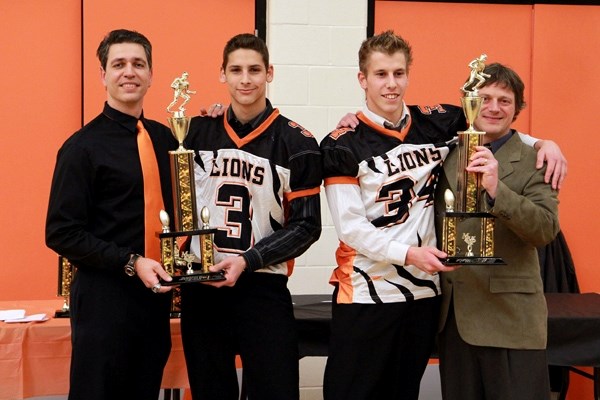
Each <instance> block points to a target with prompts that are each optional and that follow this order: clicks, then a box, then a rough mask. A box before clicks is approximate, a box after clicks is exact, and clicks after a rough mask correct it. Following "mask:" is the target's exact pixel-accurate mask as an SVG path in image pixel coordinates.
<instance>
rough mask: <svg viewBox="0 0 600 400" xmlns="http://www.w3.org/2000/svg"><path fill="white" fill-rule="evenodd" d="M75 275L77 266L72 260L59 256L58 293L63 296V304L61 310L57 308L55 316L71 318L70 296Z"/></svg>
mask: <svg viewBox="0 0 600 400" xmlns="http://www.w3.org/2000/svg"><path fill="white" fill-rule="evenodd" d="M74 275H75V267H74V266H73V264H71V262H70V261H69V260H68V259H67V258H66V257H63V256H60V255H59V256H58V293H57V295H58V296H59V297H62V298H63V306H62V308H61V309H60V310H56V312H55V313H54V318H69V317H70V313H69V310H70V305H69V296H70V295H71V283H72V282H73V277H74Z"/></svg>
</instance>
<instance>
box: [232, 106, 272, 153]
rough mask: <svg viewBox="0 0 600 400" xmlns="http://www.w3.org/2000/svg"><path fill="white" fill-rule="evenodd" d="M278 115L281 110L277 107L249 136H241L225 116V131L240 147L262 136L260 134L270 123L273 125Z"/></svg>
mask: <svg viewBox="0 0 600 400" xmlns="http://www.w3.org/2000/svg"><path fill="white" fill-rule="evenodd" d="M225 115H227V111H225ZM278 116H279V110H278V109H277V108H275V109H274V110H273V112H272V113H271V115H269V117H268V118H267V119H266V120H264V121H263V123H262V124H260V125H259V126H258V127H257V128H256V129H255V130H253V131H252V132H250V133H249V134H248V135H247V136H245V137H243V138H240V137H239V136H238V134H237V133H235V130H233V128H232V127H231V125H229V121H227V118H223V123H224V125H225V131H227V135H229V137H230V138H231V140H233V142H234V143H235V145H236V146H237V147H238V149H239V148H241V147H242V146H244V145H246V144H248V143H250V142H251V141H253V140H254V139H256V138H257V137H258V136H260V134H261V133H263V132H264V131H265V129H267V128H268V127H269V125H271V123H272V122H273V121H274V120H275V118H277V117H278Z"/></svg>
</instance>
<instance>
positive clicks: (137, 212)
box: [46, 30, 177, 400]
mask: <svg viewBox="0 0 600 400" xmlns="http://www.w3.org/2000/svg"><path fill="white" fill-rule="evenodd" d="M97 55H98V58H99V60H100V63H101V75H102V81H103V84H104V86H105V88H106V93H107V101H106V103H105V105H104V110H103V111H102V113H101V114H100V115H98V116H97V117H96V118H95V119H93V120H92V121H91V122H89V123H88V124H87V125H85V126H84V127H83V128H81V129H80V130H79V131H78V132H76V133H75V134H73V135H72V136H71V137H70V138H69V139H67V140H66V142H65V143H64V144H63V146H62V147H61V149H60V150H59V152H58V156H57V162H56V168H55V171H54V177H53V180H52V187H51V192H50V202H49V207H48V215H47V221H46V244H47V245H48V247H50V248H51V249H53V250H54V251H56V252H57V253H59V254H61V255H63V256H65V257H67V258H68V259H69V260H70V261H71V262H72V263H73V264H74V265H75V266H76V267H77V273H76V276H75V279H74V280H73V283H72V290H71V333H72V345H73V351H72V358H71V376H70V389H69V399H70V400H76V399H83V400H93V399H102V400H108V399H111V400H112V399H152V400H155V399H157V398H158V394H159V391H160V383H161V379H162V372H163V368H164V366H165V364H166V362H167V358H168V356H169V351H170V347H171V342H170V332H169V309H170V296H169V295H167V294H165V293H166V292H167V291H168V290H169V289H168V288H161V289H160V290H157V289H156V288H155V291H156V292H158V293H153V291H152V290H150V289H151V288H152V287H153V286H155V285H156V284H157V283H158V280H159V278H163V279H170V278H169V276H168V274H167V273H166V272H165V271H164V270H163V268H162V267H161V264H160V263H159V262H158V261H157V260H154V259H151V258H146V257H144V256H141V255H140V254H145V252H146V251H147V250H146V249H145V244H144V230H145V228H144V183H143V176H142V167H141V164H140V158H139V155H138V145H137V139H136V137H137V128H136V125H137V124H138V121H141V122H142V124H143V126H144V127H145V129H146V130H147V131H148V132H149V135H150V139H151V141H152V144H153V147H154V152H155V155H156V160H157V163H158V168H159V171H160V184H161V188H162V197H163V201H164V204H165V206H166V208H167V210H170V209H171V208H172V201H171V194H170V180H169V179H170V178H169V159H168V150H170V149H174V148H176V146H177V143H176V142H175V139H174V138H173V137H172V136H171V134H170V132H169V130H168V128H166V127H165V126H164V125H162V124H160V123H158V122H156V121H151V120H148V119H146V118H144V115H143V111H142V105H143V100H144V96H145V94H146V91H147V90H148V88H149V87H150V84H151V82H152V46H151V44H150V42H149V41H148V39H147V38H146V37H144V36H143V35H141V34H140V33H137V32H132V31H127V30H116V31H112V32H110V33H109V34H108V35H107V36H106V37H105V38H104V40H103V41H102V42H101V43H100V46H99V47H98V51H97ZM157 218H158V216H157ZM157 240H158V239H157ZM126 272H127V273H126Z"/></svg>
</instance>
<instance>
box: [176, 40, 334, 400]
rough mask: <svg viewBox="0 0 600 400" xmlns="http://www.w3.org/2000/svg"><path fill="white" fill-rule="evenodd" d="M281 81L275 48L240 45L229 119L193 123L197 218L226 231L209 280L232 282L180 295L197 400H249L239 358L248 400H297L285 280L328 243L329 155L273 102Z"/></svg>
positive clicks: (230, 72)
mask: <svg viewBox="0 0 600 400" xmlns="http://www.w3.org/2000/svg"><path fill="white" fill-rule="evenodd" d="M272 79H273V66H272V65H270V64H269V53H268V50H267V47H266V45H265V43H264V42H263V41H262V40H261V39H260V38H258V37H256V36H254V35H251V34H240V35H237V36H234V37H233V38H232V39H230V40H229V41H228V42H227V44H226V46H225V49H224V51H223V64H222V67H221V82H222V83H224V84H226V85H227V88H228V90H229V94H230V98H231V104H230V106H229V107H228V109H227V110H225V113H224V115H222V116H220V117H217V118H202V117H196V118H194V119H193V120H192V123H191V127H190V133H189V135H188V138H187V139H186V147H187V148H190V149H192V150H194V151H195V153H196V156H195V162H196V165H195V181H196V196H197V203H198V209H201V208H202V207H204V206H206V207H208V209H209V211H210V225H211V227H212V228H216V229H217V232H216V233H215V234H214V248H215V260H216V264H215V265H214V266H213V267H211V270H212V271H224V273H225V277H226V280H225V281H222V282H217V283H211V284H189V285H183V286H182V289H181V290H182V314H181V330H182V337H183V344H184V352H185V356H186V363H187V366H188V376H189V380H190V386H191V389H192V396H193V398H194V399H215V400H229V399H231V400H233V399H238V398H239V394H238V387H237V386H238V385H237V375H236V366H235V356H236V354H239V355H240V356H241V359H242V364H243V373H244V380H245V382H246V387H247V394H248V397H249V398H254V399H261V400H263V399H274V400H287V399H291V400H295V399H298V398H299V373H298V342H297V337H296V326H295V320H294V315H293V309H292V301H291V295H290V293H289V291H288V289H287V280H288V276H289V275H290V274H291V273H292V269H293V260H294V258H295V257H297V256H299V255H301V254H302V253H303V252H304V251H305V250H306V249H307V248H308V247H309V246H310V245H311V244H312V243H313V242H314V241H316V240H317V239H318V238H319V235H320V232H321V215H320V200H319V192H320V185H321V182H322V169H321V153H320V150H319V147H318V143H317V142H316V140H315V139H314V137H313V136H312V135H311V133H310V132H308V131H307V130H306V129H304V128H302V126H300V125H299V124H297V123H296V122H294V121H290V120H289V119H287V118H285V117H284V116H282V115H280V114H279V110H277V109H276V108H273V106H272V105H271V103H270V102H269V100H268V99H267V98H266V85H267V83H269V82H271V80H272ZM194 249H196V250H197V249H198V242H197V241H193V242H192V250H194ZM195 253H196V254H198V252H197V251H195Z"/></svg>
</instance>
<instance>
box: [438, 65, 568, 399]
mask: <svg viewBox="0 0 600 400" xmlns="http://www.w3.org/2000/svg"><path fill="white" fill-rule="evenodd" d="M485 73H486V74H489V75H490V78H489V79H488V80H487V81H486V83H485V85H484V86H483V87H482V88H480V89H479V95H480V97H482V98H483V99H484V100H483V105H482V108H481V112H480V115H479V117H478V118H477V120H476V121H475V125H476V127H477V128H478V130H482V131H485V132H487V134H486V135H485V136H484V144H485V145H486V146H481V147H477V151H476V152H475V153H474V154H473V156H472V157H471V159H470V162H469V165H468V166H467V171H469V172H474V173H478V174H480V175H481V183H482V187H483V189H484V190H485V192H484V194H483V201H482V202H483V207H484V210H483V211H487V212H489V213H491V214H492V215H494V216H495V217H496V227H495V234H494V237H495V251H494V253H495V255H496V256H498V257H502V259H503V260H504V261H505V262H506V264H507V265H470V266H462V267H458V268H457V269H456V270H455V271H452V272H443V273H442V274H441V279H440V281H441V286H442V310H441V317H440V334H439V351H440V375H441V380H442V394H443V398H444V399H445V400H452V399H460V400H470V399H473V400H480V399H511V400H518V399H523V400H525V399H527V400H530V399H536V400H537V399H549V396H550V389H549V383H548V373H547V366H546V353H545V348H546V337H547V326H546V324H547V309H546V301H545V298H544V294H543V286H542V280H541V277H540V270H539V261H538V256H537V250H536V246H541V245H544V244H546V243H548V242H550V241H551V240H552V239H553V238H554V237H555V236H556V234H557V233H558V230H559V224H558V211H557V207H558V200H557V192H556V191H555V190H553V189H552V188H551V186H550V185H549V184H546V183H545V182H544V172H545V170H539V169H536V165H535V164H536V152H535V150H534V149H533V148H531V147H528V146H526V145H524V144H523V142H522V141H521V140H520V138H519V135H518V134H516V131H514V130H512V129H510V125H511V123H512V122H513V121H514V120H515V119H516V116H517V115H518V113H519V111H520V110H521V109H522V108H523V107H524V101H523V91H524V90H523V89H524V85H523V83H522V81H521V79H520V78H519V77H518V75H517V74H516V73H515V72H514V71H512V70H511V69H509V68H507V67H505V66H502V65H500V64H492V65H490V66H488V67H487V68H486V69H485ZM487 146H489V147H487ZM457 156H458V152H457V151H456V150H455V151H452V152H451V153H450V155H449V156H448V158H447V159H446V161H445V163H444V172H443V173H442V176H441V177H440V182H439V185H438V187H437V191H436V195H435V199H436V211H437V216H438V218H437V226H438V234H439V233H440V226H441V222H442V220H441V218H442V215H443V211H444V209H445V204H444V191H445V189H446V188H450V189H451V190H452V191H453V193H455V194H456V193H457V192H456V183H457V176H456V175H457ZM470 222H472V223H474V228H473V230H472V231H473V232H475V231H477V230H478V229H479V221H478V220H476V219H472V220H471V221H470ZM438 239H439V240H438V241H439V242H440V243H441V236H440V235H438ZM458 239H459V240H461V242H462V239H461V238H458Z"/></svg>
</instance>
